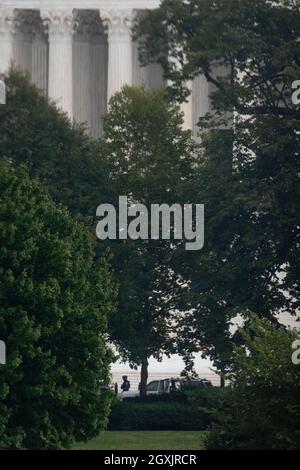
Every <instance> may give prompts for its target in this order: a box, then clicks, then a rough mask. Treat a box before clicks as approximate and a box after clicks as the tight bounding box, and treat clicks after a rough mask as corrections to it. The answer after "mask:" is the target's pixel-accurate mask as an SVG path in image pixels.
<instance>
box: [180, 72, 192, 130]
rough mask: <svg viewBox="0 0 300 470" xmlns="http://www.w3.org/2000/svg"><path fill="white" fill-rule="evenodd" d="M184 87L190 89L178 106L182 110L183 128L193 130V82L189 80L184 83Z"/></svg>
mask: <svg viewBox="0 0 300 470" xmlns="http://www.w3.org/2000/svg"><path fill="white" fill-rule="evenodd" d="M186 87H187V88H188V89H189V90H190V94H189V96H188V97H187V98H186V101H184V102H183V103H181V105H180V108H181V111H182V112H183V116H184V121H183V129H184V130H190V131H192V130H193V126H194V119H193V118H194V115H193V102H194V97H193V82H192V81H191V80H190V81H188V82H187V83H186Z"/></svg>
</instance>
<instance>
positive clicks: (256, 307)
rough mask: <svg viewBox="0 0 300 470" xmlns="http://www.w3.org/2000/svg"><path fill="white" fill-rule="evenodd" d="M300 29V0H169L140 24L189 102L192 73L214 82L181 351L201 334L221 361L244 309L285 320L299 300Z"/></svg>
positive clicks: (180, 96) (198, 177)
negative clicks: (297, 90)
mask: <svg viewBox="0 0 300 470" xmlns="http://www.w3.org/2000/svg"><path fill="white" fill-rule="evenodd" d="M299 28H300V13H299V9H298V7H297V2H294V1H292V0H289V1H279V0H278V1H275V2H271V1H267V0H255V1H253V0H251V1H250V0H242V1H239V2H237V1H236V0H229V1H228V0H226V1H225V0H217V1H215V2H212V1H210V0H190V1H187V2H183V1H181V0H177V1H170V0H165V1H163V2H162V4H161V7H160V8H159V9H158V10H156V11H151V12H147V14H146V15H145V16H144V18H142V20H141V21H140V22H139V23H138V24H137V25H136V28H135V35H136V37H137V38H139V41H140V53H141V58H142V60H143V62H144V63H147V62H150V61H157V62H159V63H160V64H161V65H162V67H163V69H164V74H165V78H166V79H168V80H169V83H171V86H170V87H169V97H170V98H171V99H173V100H174V99H175V100H178V101H182V100H184V99H185V97H186V95H187V93H188V91H187V89H186V82H187V80H190V79H193V78H194V77H196V76H197V75H199V74H203V75H204V76H205V77H206V79H207V80H208V82H209V83H210V84H211V90H212V93H211V102H212V107H213V109H212V112H211V113H210V114H208V115H207V116H205V118H203V119H202V120H200V122H199V126H200V131H201V137H202V156H201V157H200V158H199V160H198V167H197V170H196V172H195V178H194V190H195V195H196V196H197V198H198V199H199V200H201V202H203V203H204V204H205V208H206V210H205V214H206V217H205V227H206V229H205V234H206V236H205V247H204V249H203V250H202V251H201V252H200V253H197V254H196V256H193V257H192V256H186V254H182V256H180V255H179V256H178V263H177V265H178V266H180V268H181V273H182V275H183V277H184V278H185V279H187V280H190V281H191V290H190V292H189V297H188V298H187V306H190V309H188V311H189V314H188V315H185V317H184V318H183V319H182V325H181V326H182V338H183V341H182V349H183V350H187V351H190V352H191V351H193V350H194V349H195V339H194V335H193V334H192V333H193V332H194V333H196V336H197V337H198V341H199V342H200V343H201V345H204V349H203V354H204V355H210V356H211V357H212V358H213V359H214V362H215V365H217V367H218V368H220V369H221V370H222V369H223V370H224V369H225V368H226V366H227V365H228V364H229V362H230V355H231V349H232V347H233V338H232V335H231V333H230V324H231V321H232V319H233V318H234V317H235V316H236V315H237V314H243V311H245V310H246V309H247V308H249V309H251V310H253V311H255V312H257V314H258V315H260V316H262V317H268V318H270V319H271V320H272V321H274V322H276V319H275V314H276V313H278V312H279V311H280V310H281V309H285V310H287V311H289V312H291V313H295V312H296V311H297V308H298V307H299V304H298V301H297V299H298V298H299V283H298V281H297V279H296V272H297V271H299V264H298V261H297V256H296V250H297V244H298V243H299V238H298V237H299V232H298V229H297V220H296V214H297V212H298V211H299V205H298V202H297V201H298V200H299V185H298V183H297V179H298V176H297V174H298V165H297V159H298V156H299V127H300V126H299V122H300V119H299V118H300V113H299V107H296V106H295V105H293V104H292V101H291V95H292V89H291V86H292V82H293V81H294V80H295V79H296V78H297V77H299V74H300V70H299V69H300V62H299V44H298V37H299ZM154 38H155V40H154ZM178 64H180V66H178ZM224 71H225V73H224ZM232 113H234V123H233V124H232V122H231V121H232ZM234 340H236V341H237V342H239V341H242V338H241V337H240V335H239V333H237V335H235V337H234Z"/></svg>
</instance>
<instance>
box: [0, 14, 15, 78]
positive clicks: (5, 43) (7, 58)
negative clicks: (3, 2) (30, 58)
mask: <svg viewBox="0 0 300 470" xmlns="http://www.w3.org/2000/svg"><path fill="white" fill-rule="evenodd" d="M14 36H15V15H14V10H7V9H3V10H2V9H0V73H5V72H7V71H8V69H9V67H10V65H11V64H12V60H13V46H14Z"/></svg>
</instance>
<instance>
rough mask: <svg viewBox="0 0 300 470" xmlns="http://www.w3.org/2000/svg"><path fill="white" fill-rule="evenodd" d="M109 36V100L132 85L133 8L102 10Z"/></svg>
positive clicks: (101, 14)
mask: <svg viewBox="0 0 300 470" xmlns="http://www.w3.org/2000/svg"><path fill="white" fill-rule="evenodd" d="M100 16H101V18H102V21H103V24H104V26H105V27H106V28H107V36H108V87H107V88H108V89H107V99H108V101H109V100H110V98H111V97H112V95H114V93H116V92H117V91H120V89H121V88H122V87H123V86H124V85H125V84H127V85H132V82H133V74H132V38H131V26H132V22H133V19H134V12H133V11H132V10H109V11H107V10H106V11H105V10H101V11H100Z"/></svg>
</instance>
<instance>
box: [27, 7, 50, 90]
mask: <svg viewBox="0 0 300 470" xmlns="http://www.w3.org/2000/svg"><path fill="white" fill-rule="evenodd" d="M31 67H32V72H31V75H32V83H34V84H35V85H36V86H37V87H38V88H39V90H41V91H42V92H43V93H44V94H45V95H47V92H48V42H47V38H46V35H45V32H44V29H43V27H42V24H41V21H40V17H39V16H38V18H36V21H35V23H34V27H33V40H32V64H31Z"/></svg>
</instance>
